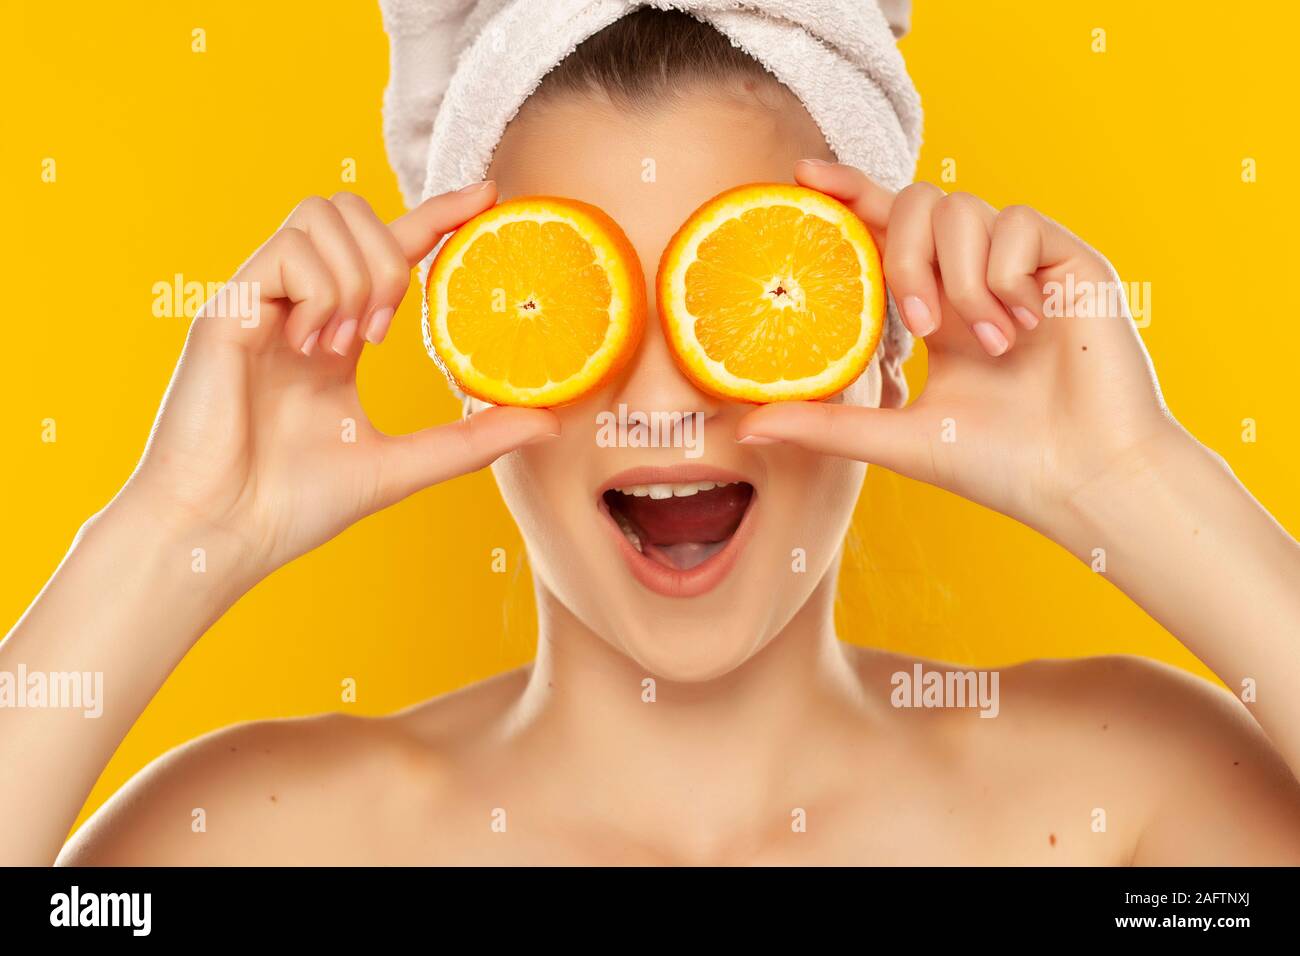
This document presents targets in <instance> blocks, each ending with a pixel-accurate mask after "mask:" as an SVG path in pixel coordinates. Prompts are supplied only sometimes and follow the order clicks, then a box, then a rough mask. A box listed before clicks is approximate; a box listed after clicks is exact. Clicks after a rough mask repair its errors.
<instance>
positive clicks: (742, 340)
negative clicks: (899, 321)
mask: <svg viewBox="0 0 1300 956" xmlns="http://www.w3.org/2000/svg"><path fill="white" fill-rule="evenodd" d="M657 291H658V298H659V302H658V308H659V318H660V321H661V322H662V323H663V328H664V334H665V335H666V337H667V339H668V343H669V345H670V346H671V348H672V352H673V354H674V357H675V358H676V360H677V364H678V365H679V366H680V367H681V369H682V372H683V373H684V374H685V375H686V376H687V377H688V378H690V379H691V380H692V381H693V382H695V384H696V385H697V386H698V387H699V388H700V389H702V390H703V391H705V392H708V393H710V394H712V395H717V396H720V397H723V398H728V399H733V400H740V401H745V402H755V403H764V402H775V401H796V400H811V399H819V398H825V397H827V396H829V395H833V394H835V393H836V392H838V391H840V390H842V389H844V388H846V387H847V386H848V385H850V384H851V383H852V382H853V380H854V379H856V378H857V377H858V376H859V375H861V374H862V372H863V370H864V369H865V368H866V367H867V365H868V364H869V363H870V361H871V357H872V355H873V354H874V353H875V350H876V345H877V343H879V341H880V335H881V331H882V330H883V328H884V322H885V282H884V273H883V271H882V270H881V265H880V253H879V251H878V250H877V249H876V244H875V241H874V240H873V239H872V238H871V233H870V232H869V231H868V230H867V227H866V226H865V225H864V224H863V223H862V221H861V220H860V219H859V218H858V217H857V216H856V215H854V214H853V212H852V211H851V210H849V209H848V208H847V207H845V206H844V205H843V204H842V203H840V202H839V201H837V200H835V199H833V198H831V197H830V196H827V195H825V194H823V193H819V192H817V191H816V190H812V189H805V188H804V187H802V186H792V185H785V184H779V183H755V184H752V185H748V186H739V187H736V188H735V189H729V190H727V191H726V192H724V193H722V194H720V195H718V196H715V197H714V198H713V199H711V200H709V201H708V202H707V203H705V204H704V205H703V206H701V207H700V208H699V209H698V210H696V212H695V213H694V215H692V216H691V217H690V219H688V220H687V221H686V223H685V224H684V225H683V226H682V227H681V229H680V230H678V232H677V234H676V235H675V236H674V237H673V239H672V241H671V242H670V243H669V245H668V248H667V249H666V250H665V251H664V254H663V257H662V259H661V260H660V263H659V274H658V278H657Z"/></svg>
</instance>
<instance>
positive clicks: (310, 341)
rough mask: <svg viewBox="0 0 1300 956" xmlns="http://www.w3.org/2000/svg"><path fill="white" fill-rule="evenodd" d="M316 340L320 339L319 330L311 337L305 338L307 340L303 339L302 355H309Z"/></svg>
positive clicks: (314, 346)
mask: <svg viewBox="0 0 1300 956" xmlns="http://www.w3.org/2000/svg"><path fill="white" fill-rule="evenodd" d="M318 338H320V329H317V330H316V331H315V332H313V333H312V334H311V335H309V336H307V338H305V339H303V342H302V354H303V355H311V353H312V351H313V350H314V349H315V348H316V340H317V339H318Z"/></svg>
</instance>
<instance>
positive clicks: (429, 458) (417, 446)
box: [380, 406, 560, 507]
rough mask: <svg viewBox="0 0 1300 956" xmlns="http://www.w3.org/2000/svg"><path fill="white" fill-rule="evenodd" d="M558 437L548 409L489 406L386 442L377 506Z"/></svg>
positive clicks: (556, 423) (557, 428)
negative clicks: (449, 421) (518, 450)
mask: <svg viewBox="0 0 1300 956" xmlns="http://www.w3.org/2000/svg"><path fill="white" fill-rule="evenodd" d="M559 434H560V420H559V418H557V417H556V415H555V413H554V412H552V411H548V410H547V409H544V408H510V407H506V406H494V407H491V408H486V409H484V410H483V411H481V412H476V413H475V414H473V415H470V416H469V417H468V418H463V419H461V420H460V421H458V422H453V423H451V424H450V425H437V426H435V427H433V428H426V429H424V430H422V431H418V432H413V433H412V434H410V435H398V436H394V437H390V438H386V439H385V440H384V445H383V448H382V450H381V452H380V475H381V476H382V478H381V485H380V497H381V499H382V500H381V502H380V507H387V506H388V505H390V504H392V503H394V502H396V501H400V500H401V499H403V498H405V497H406V496H407V495H411V494H414V493H415V492H417V491H419V490H420V489H422V488H427V487H429V486H430V485H436V484H438V482H440V481H446V480H447V479H449V478H455V477H458V476H459V475H464V474H468V473H469V472H471V471H478V470H479V469H480V468H482V467H484V466H485V465H490V464H491V463H492V462H494V461H496V460H497V459H498V458H500V457H501V456H502V455H504V454H505V453H506V452H509V451H513V450H514V449H516V448H518V447H520V446H521V445H529V444H532V443H534V442H539V441H545V440H547V439H549V438H555V437H557V436H558V435H559Z"/></svg>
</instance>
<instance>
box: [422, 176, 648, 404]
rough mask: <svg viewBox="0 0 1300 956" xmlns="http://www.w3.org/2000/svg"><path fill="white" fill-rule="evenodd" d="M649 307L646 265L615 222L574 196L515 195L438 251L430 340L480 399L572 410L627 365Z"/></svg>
mask: <svg viewBox="0 0 1300 956" xmlns="http://www.w3.org/2000/svg"><path fill="white" fill-rule="evenodd" d="M645 309H646V306H645V279H644V276H643V275H642V272H641V266H640V263H639V261H638V260H637V256H636V252H635V250H633V248H632V244H631V243H629V242H628V240H627V236H625V235H624V234H623V230H621V229H620V228H619V227H618V224H617V223H615V222H614V220H612V219H610V218H609V216H607V215H605V213H603V212H601V211H600V210H599V209H597V208H596V207H595V206H589V205H587V204H586V203H582V202H578V201H577V200H573V199H557V198H554V197H550V196H530V197H526V198H522V199H512V200H509V201H507V202H503V203H500V204H499V205H496V206H494V207H492V208H491V209H489V210H487V211H485V212H483V213H480V214H479V215H478V216H475V217H474V218H473V219H471V220H470V221H469V222H467V223H465V224H464V225H463V226H461V227H460V228H459V229H457V230H456V232H455V233H454V234H453V235H452V236H451V237H450V238H449V239H447V241H446V242H444V243H443V245H442V248H441V249H439V250H438V255H437V256H436V257H435V258H434V261H433V265H432V266H431V267H430V269H429V276H428V280H427V281H426V283H425V289H424V333H425V346H426V348H428V349H429V353H430V354H431V355H432V356H433V357H434V360H435V361H436V362H437V363H438V365H439V366H440V367H441V368H442V370H443V372H444V373H446V375H447V377H448V378H449V379H451V381H452V382H453V383H454V384H456V385H457V386H459V387H460V389H461V390H462V391H464V392H466V393H467V394H469V395H473V396H475V397H476V398H480V399H483V400H484V401H486V402H491V403H493V404H495V405H524V406H528V407H550V406H554V405H563V404H565V403H567V402H572V401H575V400H577V399H578V398H581V397H582V396H583V395H585V394H587V393H588V392H590V391H592V390H593V389H595V388H598V387H599V386H600V385H601V384H602V383H604V382H605V381H607V380H608V379H609V377H610V376H611V375H613V374H614V373H615V372H617V371H618V369H619V368H620V367H621V366H622V364H623V363H624V362H625V361H626V360H627V358H628V357H629V356H630V355H631V353H632V352H633V350H634V348H635V345H636V343H637V341H638V340H639V339H640V336H641V331H642V329H643V327H644V324H645Z"/></svg>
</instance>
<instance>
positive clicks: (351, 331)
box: [330, 319, 357, 355]
mask: <svg viewBox="0 0 1300 956" xmlns="http://www.w3.org/2000/svg"><path fill="white" fill-rule="evenodd" d="M356 334H357V320H356V319H348V320H347V321H346V322H344V323H343V324H342V325H340V326H339V330H338V331H337V332H335V333H334V341H332V342H330V350H331V351H333V352H337V353H338V354H339V355H345V354H347V351H348V346H349V345H351V344H352V336H354V335H356Z"/></svg>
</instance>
